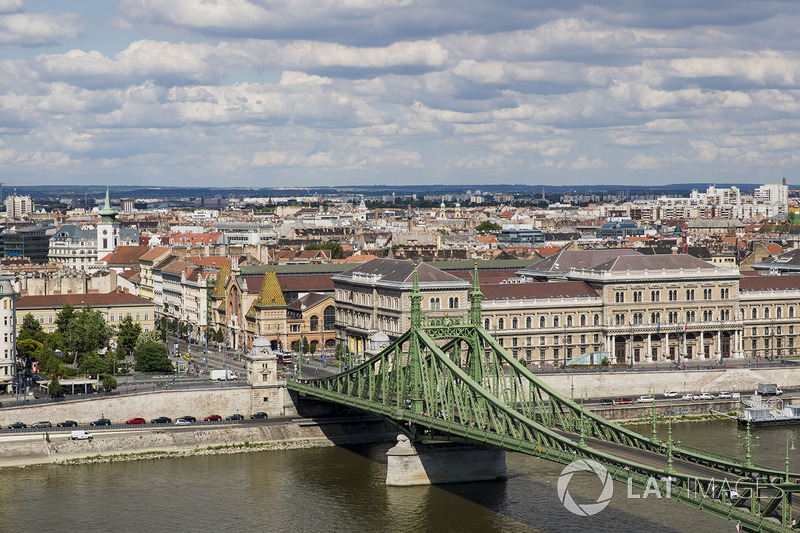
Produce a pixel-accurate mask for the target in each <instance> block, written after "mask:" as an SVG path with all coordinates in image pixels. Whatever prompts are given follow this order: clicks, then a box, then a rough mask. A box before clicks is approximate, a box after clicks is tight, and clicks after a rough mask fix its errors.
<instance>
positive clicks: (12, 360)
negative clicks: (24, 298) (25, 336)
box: [0, 276, 22, 394]
mask: <svg viewBox="0 0 800 533" xmlns="http://www.w3.org/2000/svg"><path fill="white" fill-rule="evenodd" d="M18 297H19V294H18V293H17V291H16V290H15V289H14V285H13V277H11V276H0V301H2V304H0V306H1V307H0V340H2V341H3V344H2V346H0V390H2V391H4V392H5V393H6V394H8V393H10V392H12V384H13V382H14V377H15V376H16V375H17V372H16V368H17V367H16V364H17V348H16V347H17V327H16V326H17V324H16V322H15V321H16V316H17V315H16V304H17V298H18ZM21 323H22V320H21V319H20V324H21Z"/></svg>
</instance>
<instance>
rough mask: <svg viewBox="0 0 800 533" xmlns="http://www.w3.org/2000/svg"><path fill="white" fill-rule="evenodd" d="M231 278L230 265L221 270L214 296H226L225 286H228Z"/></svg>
mask: <svg viewBox="0 0 800 533" xmlns="http://www.w3.org/2000/svg"><path fill="white" fill-rule="evenodd" d="M229 277H231V267H229V266H228V265H222V268H220V269H219V276H217V282H216V283H215V284H214V292H213V295H214V296H219V297H222V296H225V285H227V283H228V278H229Z"/></svg>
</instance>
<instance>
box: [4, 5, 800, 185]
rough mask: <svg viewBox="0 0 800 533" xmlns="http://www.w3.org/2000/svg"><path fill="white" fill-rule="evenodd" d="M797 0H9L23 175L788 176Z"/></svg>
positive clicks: (13, 104)
mask: <svg viewBox="0 0 800 533" xmlns="http://www.w3.org/2000/svg"><path fill="white" fill-rule="evenodd" d="M799 18H800V6H797V5H795V4H792V3H781V2H767V3H759V4H755V3H752V2H739V3H734V4H727V3H726V4H719V5H716V4H712V5H705V6H702V7H698V6H697V5H695V4H685V5H684V4H677V5H675V4H672V5H669V6H650V5H648V4H646V3H642V4H630V3H624V4H623V3H614V4H607V3H602V4H601V3H580V4H578V3H575V4H572V3H568V4H563V5H560V6H559V7H552V6H550V5H544V4H543V3H542V4H540V3H534V4H532V5H531V4H525V5H524V6H522V7H520V6H519V5H517V4H515V3H514V2H502V3H500V4H493V5H492V6H491V7H490V6H489V5H488V4H485V5H484V4H482V3H472V4H463V3H452V2H446V1H443V0H441V1H430V2H412V1H408V2H400V1H398V2H390V1H378V0H376V1H367V2H360V3H355V4H347V5H346V6H344V7H343V6H341V5H340V4H338V3H333V2H331V3H313V4H312V3H310V4H308V5H301V4H297V3H296V2H293V3H289V2H265V1H258V0H215V1H212V2H198V1H196V0H181V1H174V2H169V3H163V2H155V1H152V0H121V1H119V2H114V3H100V4H97V3H95V2H92V3H89V2H72V3H68V4H64V3H60V2H54V1H42V2H37V3H33V2H30V1H28V2H25V1H23V0H5V1H2V2H0V45H2V50H3V54H4V59H3V61H0V69H2V71H3V73H4V76H3V81H0V117H2V122H3V125H4V127H3V128H0V169H2V171H3V174H4V178H3V179H4V183H5V184H7V185H9V186H13V185H20V186H23V185H46V184H58V185H78V184H81V185H82V184H93V185H106V184H107V185H111V186H121V185H130V184H140V185H142V186H165V187H186V186H201V187H211V186H220V185H223V184H224V185H225V186H231V187H292V186H294V187H297V186H299V187H304V186H308V187H314V186H336V185H342V184H350V185H353V186H370V185H382V184H404V185H416V184H431V183H441V184H442V185H445V186H454V185H458V184H463V185H465V186H471V187H480V186H482V185H491V184H502V183H512V184H522V185H527V184H530V185H536V186H539V185H547V184H550V183H552V184H558V185H594V184H596V185H600V184H607V183H618V184H619V185H622V186H626V185H641V184H645V183H647V184H653V185H663V184H676V183H685V182H693V183H697V182H725V183H730V184H735V183H754V182H761V183H768V182H778V181H780V180H781V178H782V176H784V175H786V176H787V179H788V180H789V182H792V181H794V179H793V178H794V176H793V172H794V170H795V168H796V167H797V165H798V157H797V156H796V154H795V152H796V151H797V150H796V148H797V146H798V145H799V144H800V136H798V135H797V134H796V130H797V119H798V105H797V101H796V100H797V94H798V93H797V91H798V80H797V78H798V72H800V63H799V62H798V59H797V54H796V52H795V50H796V49H797V37H796V36H795V32H793V29H794V27H795V26H796V24H797V22H798V19H799Z"/></svg>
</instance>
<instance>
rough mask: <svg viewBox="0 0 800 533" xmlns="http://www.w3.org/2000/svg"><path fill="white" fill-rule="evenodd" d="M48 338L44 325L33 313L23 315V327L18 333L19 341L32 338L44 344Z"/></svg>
mask: <svg viewBox="0 0 800 533" xmlns="http://www.w3.org/2000/svg"><path fill="white" fill-rule="evenodd" d="M46 338H47V333H45V332H44V330H43V329H42V325H41V324H40V323H39V321H38V320H36V318H35V317H34V316H33V315H32V314H31V313H28V314H27V315H25V316H24V317H22V327H21V328H20V330H19V334H17V341H24V340H28V339H32V340H35V341H37V342H40V343H42V344H44V341H45V339H46Z"/></svg>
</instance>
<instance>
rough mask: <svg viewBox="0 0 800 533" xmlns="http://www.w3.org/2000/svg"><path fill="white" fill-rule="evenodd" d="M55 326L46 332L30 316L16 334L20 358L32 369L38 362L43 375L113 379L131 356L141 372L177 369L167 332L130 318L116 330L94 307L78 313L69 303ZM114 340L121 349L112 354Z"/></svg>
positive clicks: (57, 317) (123, 321)
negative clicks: (167, 343) (145, 327)
mask: <svg viewBox="0 0 800 533" xmlns="http://www.w3.org/2000/svg"><path fill="white" fill-rule="evenodd" d="M55 324H56V329H55V331H54V332H52V333H46V332H45V331H44V328H43V327H42V325H41V324H40V323H39V322H38V321H37V320H36V318H35V317H34V316H33V315H32V314H30V313H29V314H27V315H25V316H24V317H23V319H22V327H21V328H20V331H19V334H18V336H17V354H18V356H19V357H20V358H21V359H22V360H23V361H25V363H26V366H27V367H28V368H30V366H31V363H33V362H36V363H37V364H38V366H39V371H40V373H41V374H42V375H45V376H54V377H58V376H61V377H66V378H69V377H75V376H77V375H79V374H84V375H113V374H114V373H115V372H116V370H117V369H119V368H120V367H124V366H125V361H126V358H127V356H128V355H133V356H134V358H135V360H136V365H135V370H136V371H138V372H173V371H174V369H173V366H172V363H171V362H170V360H169V355H168V353H167V349H166V347H165V346H164V344H163V343H162V341H161V339H163V338H164V332H163V331H162V330H159V329H155V330H152V331H150V332H147V333H145V332H143V331H142V326H141V324H139V323H138V322H134V321H133V319H132V318H131V317H130V316H126V317H125V318H123V320H122V321H121V322H120V323H119V325H117V326H116V327H113V326H109V325H108V324H107V323H106V321H105V318H104V317H103V314H102V313H100V312H99V311H95V310H94V309H92V308H91V307H90V306H86V307H84V308H83V309H81V310H79V311H78V310H76V309H75V308H74V307H72V306H71V305H65V306H64V307H63V308H62V309H61V311H59V312H58V314H57V315H56V320H55ZM114 337H116V339H117V343H116V350H111V349H109V347H110V345H111V339H112V338H114ZM108 383H111V382H110V381H109V382H108ZM112 388H113V387H112Z"/></svg>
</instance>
